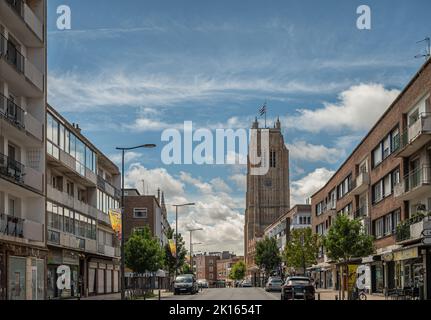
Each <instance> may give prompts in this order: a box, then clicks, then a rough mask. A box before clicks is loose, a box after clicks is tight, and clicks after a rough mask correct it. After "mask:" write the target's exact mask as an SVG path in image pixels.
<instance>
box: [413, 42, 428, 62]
mask: <svg viewBox="0 0 431 320" xmlns="http://www.w3.org/2000/svg"><path fill="white" fill-rule="evenodd" d="M422 42H426V45H427V47H426V51H425V54H418V55H416V56H415V59H420V58H425V60H428V59H429V58H430V57H431V38H430V37H426V38H425V39H423V40H421V41H418V42H416V43H422Z"/></svg>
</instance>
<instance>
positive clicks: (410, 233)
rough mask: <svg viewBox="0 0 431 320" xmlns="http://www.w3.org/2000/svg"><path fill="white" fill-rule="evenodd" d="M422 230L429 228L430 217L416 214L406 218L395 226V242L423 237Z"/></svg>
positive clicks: (430, 225)
mask: <svg viewBox="0 0 431 320" xmlns="http://www.w3.org/2000/svg"><path fill="white" fill-rule="evenodd" d="M424 230H431V217H429V216H427V217H424V216H417V217H414V218H411V219H409V220H406V221H404V222H403V223H401V224H400V225H399V226H398V228H397V232H396V239H397V243H408V242H415V241H418V240H421V239H423V238H424V235H423V232H424Z"/></svg>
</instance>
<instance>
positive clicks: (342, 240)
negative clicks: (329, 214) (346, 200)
mask: <svg viewBox="0 0 431 320" xmlns="http://www.w3.org/2000/svg"><path fill="white" fill-rule="evenodd" d="M323 244H324V247H325V249H326V254H327V256H328V257H329V258H330V259H331V260H333V261H335V262H337V263H339V264H341V266H342V274H343V275H345V276H343V288H346V282H347V281H346V278H347V277H348V276H349V275H348V274H347V273H348V264H349V262H351V261H352V259H354V258H361V257H364V256H369V255H371V254H372V253H373V252H374V245H373V237H372V236H369V235H367V234H366V233H365V231H364V229H363V226H362V224H361V223H360V222H359V221H358V220H352V219H350V218H349V217H348V216H347V215H340V216H338V217H337V219H336V220H335V222H334V224H333V225H332V227H331V228H330V229H329V231H328V234H327V235H326V236H325V237H324V239H323ZM343 269H344V270H343ZM342 294H343V297H344V290H343V292H342Z"/></svg>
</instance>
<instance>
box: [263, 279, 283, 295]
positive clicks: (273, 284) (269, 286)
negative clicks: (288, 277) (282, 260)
mask: <svg viewBox="0 0 431 320" xmlns="http://www.w3.org/2000/svg"><path fill="white" fill-rule="evenodd" d="M282 285H283V280H282V279H281V278H280V277H271V278H269V279H268V282H267V283H266V285H265V291H268V292H269V291H277V292H281V286H282Z"/></svg>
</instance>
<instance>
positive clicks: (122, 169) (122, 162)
mask: <svg viewBox="0 0 431 320" xmlns="http://www.w3.org/2000/svg"><path fill="white" fill-rule="evenodd" d="M155 147H156V145H155V144H144V145H140V146H136V147H131V148H123V147H117V148H116V150H119V151H121V152H122V154H121V271H120V272H121V300H124V299H125V294H126V278H125V267H124V266H125V263H124V258H125V254H124V213H125V204H124V177H125V175H124V157H125V154H126V151H131V150H136V149H141V148H146V149H152V148H155Z"/></svg>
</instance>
